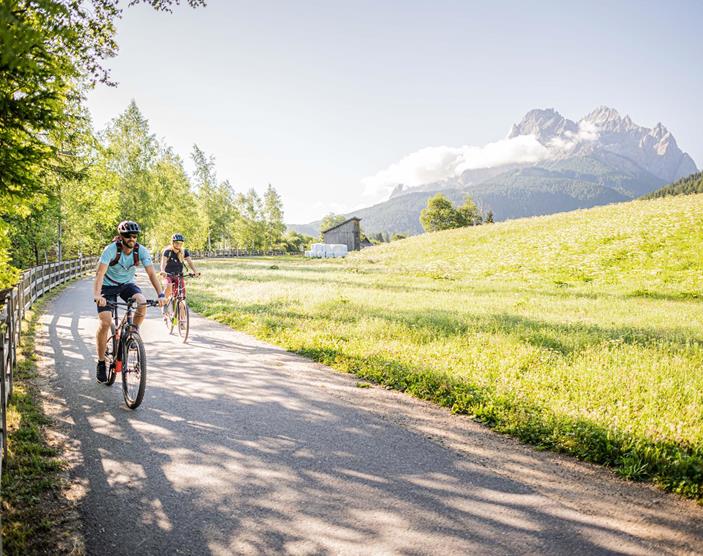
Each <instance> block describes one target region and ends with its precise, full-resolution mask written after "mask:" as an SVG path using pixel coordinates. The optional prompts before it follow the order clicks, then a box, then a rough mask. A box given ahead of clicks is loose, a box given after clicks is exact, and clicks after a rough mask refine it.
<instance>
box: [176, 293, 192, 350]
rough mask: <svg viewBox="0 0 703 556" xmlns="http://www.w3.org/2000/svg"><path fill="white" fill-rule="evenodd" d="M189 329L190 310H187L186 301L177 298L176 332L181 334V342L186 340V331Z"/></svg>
mask: <svg viewBox="0 0 703 556" xmlns="http://www.w3.org/2000/svg"><path fill="white" fill-rule="evenodd" d="M189 331H190V311H188V303H187V302H186V300H185V299H179V300H178V333H179V334H180V335H181V340H182V341H183V343H185V342H186V340H188V332H189Z"/></svg>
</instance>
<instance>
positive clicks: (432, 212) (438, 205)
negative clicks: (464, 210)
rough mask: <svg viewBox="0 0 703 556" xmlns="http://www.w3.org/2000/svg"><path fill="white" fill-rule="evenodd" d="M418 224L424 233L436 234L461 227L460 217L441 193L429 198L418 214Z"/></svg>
mask: <svg viewBox="0 0 703 556" xmlns="http://www.w3.org/2000/svg"><path fill="white" fill-rule="evenodd" d="M420 223H421V224H422V227H423V228H424V229H425V231H426V232H437V231H440V230H449V229H451V228H459V227H461V216H460V215H459V214H458V213H457V210H456V209H455V208H454V205H453V204H452V202H451V201H450V200H449V199H447V198H446V197H445V196H444V195H442V194H441V193H437V194H436V195H435V196H434V197H430V199H428V201H427V206H426V207H425V208H424V209H422V212H421V213H420Z"/></svg>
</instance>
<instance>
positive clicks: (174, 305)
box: [168, 297, 178, 334]
mask: <svg viewBox="0 0 703 556" xmlns="http://www.w3.org/2000/svg"><path fill="white" fill-rule="evenodd" d="M170 304H171V318H170V319H168V323H169V328H168V333H169V334H173V329H174V328H175V327H176V323H177V322H178V313H177V312H176V311H177V309H178V300H177V299H176V298H175V297H174V298H173V301H171V302H170Z"/></svg>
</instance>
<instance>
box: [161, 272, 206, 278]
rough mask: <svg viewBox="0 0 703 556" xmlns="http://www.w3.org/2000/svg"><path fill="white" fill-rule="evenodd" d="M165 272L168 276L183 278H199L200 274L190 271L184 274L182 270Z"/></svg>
mask: <svg viewBox="0 0 703 556" xmlns="http://www.w3.org/2000/svg"><path fill="white" fill-rule="evenodd" d="M164 274H166V276H180V277H182V278H197V277H198V276H199V275H198V274H194V273H193V272H188V273H187V274H183V273H182V272H165V273H164Z"/></svg>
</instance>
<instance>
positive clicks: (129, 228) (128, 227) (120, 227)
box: [117, 220, 141, 234]
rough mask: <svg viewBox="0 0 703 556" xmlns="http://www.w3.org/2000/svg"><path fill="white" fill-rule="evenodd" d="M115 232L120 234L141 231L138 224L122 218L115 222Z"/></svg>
mask: <svg viewBox="0 0 703 556" xmlns="http://www.w3.org/2000/svg"><path fill="white" fill-rule="evenodd" d="M117 232H118V233H120V234H138V233H141V230H140V229H139V224H137V223H136V222H132V221H131V220H123V221H122V222H120V223H119V224H117Z"/></svg>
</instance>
